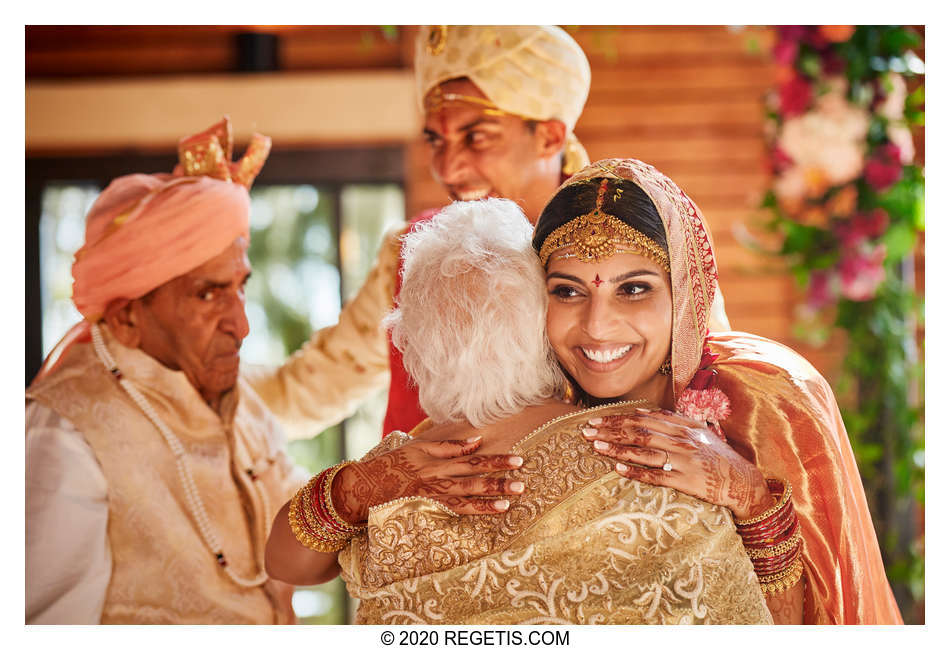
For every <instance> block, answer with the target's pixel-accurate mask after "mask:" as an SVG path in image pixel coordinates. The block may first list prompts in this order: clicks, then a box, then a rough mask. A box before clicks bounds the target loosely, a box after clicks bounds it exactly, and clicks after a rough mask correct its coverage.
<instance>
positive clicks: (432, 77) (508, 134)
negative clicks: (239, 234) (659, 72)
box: [248, 25, 729, 438]
mask: <svg viewBox="0 0 950 650" xmlns="http://www.w3.org/2000/svg"><path fill="white" fill-rule="evenodd" d="M414 66H415V77H416V89H417V95H416V96H417V100H418V105H419V108H420V110H421V111H422V113H423V121H424V125H423V137H424V138H425V139H426V141H427V142H428V144H429V147H430V152H431V171H432V174H433V176H434V177H435V178H436V180H438V181H439V182H440V183H441V184H442V186H443V187H444V188H445V191H446V194H447V195H448V197H449V198H450V199H452V200H461V201H470V200H478V199H482V198H485V197H489V196H491V197H500V198H506V199H511V200H513V201H515V202H516V203H517V204H518V205H519V206H520V207H521V209H522V210H523V211H524V213H525V215H527V217H528V219H529V220H530V221H531V222H532V223H533V222H534V221H535V220H536V219H537V217H538V215H539V214H540V213H541V209H542V208H543V207H544V205H545V203H546V202H547V200H548V198H550V197H551V195H553V194H554V192H555V190H557V188H558V186H559V185H560V184H561V183H562V182H563V181H565V180H566V179H567V178H568V177H569V176H570V175H572V174H573V173H574V172H576V171H578V170H580V169H581V168H582V167H584V166H585V165H586V164H587V163H588V162H589V160H588V157H587V152H586V151H585V150H584V148H583V147H582V146H581V144H580V142H579V141H578V139H577V137H576V136H575V135H574V126H575V125H576V124H577V121H578V119H579V118H580V116H581V112H582V111H583V109H584V104H585V102H586V101H587V93H588V91H589V89H590V64H589V63H588V62H587V57H586V56H585V55H584V51H583V50H582V49H581V47H580V46H579V45H578V44H577V42H576V41H574V39H573V38H571V36H570V35H569V34H568V33H567V32H565V31H564V30H563V29H560V28H559V27H552V26H546V25H428V26H423V27H420V28H419V33H418V38H417V41H416V51H415V64H414ZM631 153H635V152H631ZM436 212H437V210H427V211H425V212H423V213H422V214H420V215H417V216H416V217H415V218H413V219H411V220H410V222H409V224H408V225H407V226H406V227H404V228H401V229H400V230H398V231H396V232H394V233H392V234H390V236H388V237H387V238H386V240H385V241H384V242H383V244H382V246H380V249H379V254H378V256H377V260H376V265H375V266H374V267H373V269H372V270H371V271H370V274H369V276H368V277H367V280H366V282H365V283H364V285H363V287H362V288H361V289H360V291H359V293H358V294H357V295H356V296H355V297H354V298H353V300H352V301H350V302H349V303H348V304H347V305H346V306H345V307H344V309H343V311H342V313H341V314H340V320H339V323H338V324H337V325H335V326H332V327H327V328H324V329H321V330H318V331H317V332H315V333H314V334H313V336H312V337H311V339H310V341H309V342H308V343H306V344H305V345H304V346H303V347H302V348H301V349H300V350H299V351H298V352H297V353H296V354H295V355H294V356H293V357H292V358H291V359H290V360H289V361H288V362H287V363H286V364H284V366H283V367H281V368H280V369H277V370H269V369H253V370H251V371H250V372H249V373H248V378H249V380H250V381H251V382H252V385H253V386H254V388H255V389H256V390H257V391H258V393H259V394H260V396H261V398H262V399H264V401H265V402H266V403H267V405H268V406H269V407H270V408H271V410H272V411H273V412H274V414H275V415H276V416H277V417H278V418H279V419H280V421H281V423H282V424H283V425H284V426H285V427H286V429H287V432H288V434H289V435H290V436H291V437H299V438H303V437H309V436H312V435H314V434H315V433H318V432H319V431H321V430H322V429H324V428H326V427H328V426H331V425H333V424H335V423H337V422H339V421H340V420H342V419H343V418H344V417H346V416H348V415H349V414H351V413H352V412H353V410H355V408H356V406H357V405H358V404H359V402H360V401H362V400H364V399H366V398H367V397H368V396H369V395H370V394H372V393H374V392H376V391H378V390H380V389H382V388H384V387H385V386H386V385H387V384H388V385H389V405H388V408H387V412H386V416H385V419H384V422H383V434H384V435H385V434H388V433H389V432H391V431H394V430H402V431H409V430H411V429H412V428H413V427H414V426H415V425H416V424H418V423H419V422H421V421H422V420H423V419H424V418H425V413H424V412H423V410H422V408H421V407H420V406H419V399H418V393H417V389H416V387H415V386H414V385H413V384H412V382H411V380H410V378H409V375H408V373H407V372H406V370H405V368H404V366H403V362H402V355H401V354H400V352H399V350H397V349H396V348H395V347H394V346H392V345H391V343H390V342H389V340H388V338H387V336H386V332H385V330H384V329H383V328H382V327H381V325H380V322H381V320H382V318H383V316H385V314H386V313H387V312H388V311H389V310H390V309H391V308H392V307H393V305H394V303H395V301H396V296H398V293H399V285H400V275H401V274H400V262H399V259H400V257H399V253H400V250H401V246H402V244H401V241H400V238H401V236H402V235H403V234H405V233H406V232H407V231H408V230H409V229H410V228H412V227H413V226H414V225H415V224H416V223H419V222H422V221H425V220H427V219H429V218H431V217H432V216H433V215H434V214H435V213H436ZM711 328H712V329H713V330H723V329H728V328H729V327H728V320H727V319H726V315H725V310H724V308H723V307H722V299H721V295H718V294H717V302H716V303H715V308H714V315H713V317H712V319H711Z"/></svg>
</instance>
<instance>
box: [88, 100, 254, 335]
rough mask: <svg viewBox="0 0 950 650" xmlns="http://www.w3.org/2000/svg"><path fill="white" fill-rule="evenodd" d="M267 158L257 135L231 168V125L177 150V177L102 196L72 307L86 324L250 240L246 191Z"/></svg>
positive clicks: (118, 183)
mask: <svg viewBox="0 0 950 650" xmlns="http://www.w3.org/2000/svg"><path fill="white" fill-rule="evenodd" d="M269 150H270V139H269V138H265V137H263V136H257V135H255V137H254V139H252V141H251V145H250V146H249V147H248V151H247V153H245V155H244V158H242V159H241V161H239V162H237V163H231V162H230V155H231V131H230V123H229V122H228V121H227V118H225V120H223V121H222V122H220V123H218V124H216V125H215V126H213V127H211V129H209V130H207V131H205V132H202V133H199V134H197V135H195V136H191V137H189V138H185V139H183V140H182V141H181V143H179V159H180V164H179V165H178V167H176V169H175V173H174V174H130V175H128V176H121V177H119V178H116V179H115V180H113V181H112V183H110V184H109V186H108V187H107V188H106V189H105V190H104V191H103V192H102V194H100V195H99V198H98V199H97V200H96V202H95V203H94V204H93V206H92V209H91V210H90V211H89V215H88V216H87V218H86V241H85V245H84V246H83V247H82V248H81V249H80V250H79V251H78V252H77V253H76V258H75V262H74V263H73V302H74V303H75V304H76V308H77V309H78V310H79V312H80V313H81V314H82V315H83V316H84V317H85V318H86V320H87V321H92V322H95V321H97V320H99V319H100V318H101V317H102V314H103V312H104V311H105V308H106V306H107V305H108V304H109V303H110V302H112V301H113V300H115V299H118V298H126V299H129V300H133V299H135V298H139V297H141V296H143V295H145V294H147V293H148V292H150V291H151V290H153V289H155V288H157V287H159V286H161V285H163V284H165V283H166V282H168V281H169V280H172V279H174V278H176V277H178V276H179V275H182V274H183V273H187V272H188V271H190V270H191V269H193V268H195V267H197V266H200V265H201V264H203V263H204V262H206V261H208V260H209V259H211V258H212V257H214V256H215V255H217V254H219V253H220V252H221V251H223V250H224V249H225V248H226V247H227V246H228V244H230V243H231V242H232V241H234V240H235V239H236V238H237V237H240V236H242V235H243V236H244V237H249V234H248V219H249V215H250V197H249V195H248V187H249V186H250V183H251V182H252V181H253V178H254V176H255V175H256V174H257V172H258V171H259V170H260V168H261V166H262V165H263V163H264V159H266V157H267V154H268V152H269Z"/></svg>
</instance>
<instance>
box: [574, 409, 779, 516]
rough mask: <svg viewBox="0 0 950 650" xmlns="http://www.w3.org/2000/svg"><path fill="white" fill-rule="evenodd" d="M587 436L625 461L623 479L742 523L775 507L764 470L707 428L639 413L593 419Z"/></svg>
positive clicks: (598, 449) (662, 415)
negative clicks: (709, 506) (686, 497)
mask: <svg viewBox="0 0 950 650" xmlns="http://www.w3.org/2000/svg"><path fill="white" fill-rule="evenodd" d="M583 431H584V437H585V438H587V439H588V440H590V441H592V442H593V443H594V450H595V451H596V452H597V453H600V454H603V455H605V456H609V457H611V458H615V459H617V460H619V461H621V462H619V463H617V467H616V469H617V473H618V474H620V475H621V476H625V477H627V478H632V479H636V480H638V481H641V482H643V483H650V484H652V485H661V486H665V487H670V488H674V489H676V490H679V491H680V492H685V493H686V494H690V495H692V496H694V497H697V498H699V499H702V500H704V501H708V502H709V503H713V504H716V505H720V506H725V507H727V508H729V509H730V510H731V511H732V513H733V515H734V516H735V517H736V518H737V519H749V518H750V517H754V516H755V515H757V514H759V513H760V512H764V511H766V510H768V509H769V508H770V507H771V506H772V505H774V503H775V501H774V499H773V498H772V496H771V495H770V494H769V489H768V485H767V484H766V482H765V477H764V476H762V473H761V472H760V471H759V469H758V468H757V467H756V466H755V465H753V464H752V463H750V462H749V461H747V460H745V459H744V458H742V456H740V455H739V454H737V453H736V452H735V450H733V449H732V447H730V446H729V445H728V444H727V443H726V442H725V441H723V440H722V439H720V438H719V436H717V435H716V434H715V433H714V432H713V431H712V430H711V429H710V428H709V427H708V426H707V425H706V424H705V423H702V422H698V421H696V420H690V419H688V418H685V417H683V416H680V415H676V414H675V413H670V412H669V411H648V410H646V409H636V412H635V413H630V414H627V415H610V416H606V417H603V418H593V419H591V420H589V421H588V424H587V427H585V428H584V430H583ZM664 466H666V467H667V470H664V469H663V467H664Z"/></svg>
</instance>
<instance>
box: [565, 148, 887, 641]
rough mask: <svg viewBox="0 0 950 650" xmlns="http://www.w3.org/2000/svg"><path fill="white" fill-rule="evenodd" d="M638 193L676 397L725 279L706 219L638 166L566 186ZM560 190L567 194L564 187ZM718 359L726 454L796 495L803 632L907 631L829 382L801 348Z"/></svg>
mask: <svg viewBox="0 0 950 650" xmlns="http://www.w3.org/2000/svg"><path fill="white" fill-rule="evenodd" d="M604 177H607V178H622V179H625V180H628V181H631V182H634V183H636V184H637V185H638V186H639V187H640V188H642V189H643V190H644V191H645V192H646V193H647V195H648V196H649V197H650V198H651V199H652V200H653V203H654V204H655V205H656V208H657V211H658V212H659V214H660V218H661V220H662V221H663V226H664V228H665V229H666V236H667V243H668V245H669V253H670V277H671V281H672V288H673V341H672V343H673V345H672V357H673V358H672V360H673V392H674V395H675V396H676V397H678V396H679V395H680V394H681V392H682V391H683V389H684V388H686V387H687V385H688V384H689V382H690V381H691V380H692V378H693V375H694V374H695V373H696V371H697V370H698V369H699V365H700V359H701V356H702V348H703V343H704V339H705V337H706V333H707V323H708V319H709V312H710V308H711V305H712V301H713V296H714V293H715V290H716V286H717V279H718V274H717V271H716V261H715V258H714V255H713V248H712V241H711V239H710V237H709V233H708V230H707V228H706V224H705V222H704V220H703V217H702V214H701V213H700V211H699V209H698V208H697V207H696V206H695V204H693V202H692V201H691V200H690V198H689V197H688V196H686V194H685V193H683V191H682V190H681V189H680V188H679V187H678V186H677V185H676V184H675V183H673V181H671V180H670V179H669V178H667V177H666V176H664V175H663V174H661V173H660V172H659V171H657V170H656V169H655V168H653V167H652V166H650V165H647V164H646V163H643V162H641V161H639V160H632V159H608V160H601V161H598V162H596V163H593V164H591V165H589V166H588V167H586V168H585V169H583V170H581V171H580V172H578V173H577V174H575V175H574V176H573V177H571V178H570V179H569V180H568V181H567V182H566V183H565V185H566V184H570V183H575V182H578V181H581V180H585V179H591V178H604ZM562 187H563V186H562ZM709 345H710V349H711V351H712V352H713V353H718V354H719V358H718V359H717V360H716V361H715V363H714V365H713V368H715V369H716V370H717V372H718V376H717V378H716V386H717V387H718V388H720V389H721V390H722V391H723V392H725V393H726V395H727V396H728V397H729V400H730V402H731V406H732V414H731V415H730V416H729V417H728V418H726V419H725V420H723V421H722V422H721V423H720V425H721V427H722V430H723V432H724V433H725V435H726V439H727V440H728V441H729V444H730V445H732V447H733V448H734V449H735V450H736V451H738V452H739V453H740V454H741V455H742V456H743V457H744V458H746V459H747V460H749V461H751V462H753V463H755V464H756V465H757V466H758V467H759V469H760V470H761V471H762V472H763V473H764V474H765V475H766V476H774V477H779V478H784V479H786V480H788V481H789V482H791V484H792V488H793V490H794V496H793V499H794V502H795V510H796V513H797V515H798V520H799V523H800V524H801V527H802V537H803V538H804V546H803V558H804V561H805V579H806V580H807V586H806V591H805V593H806V595H805V610H804V616H805V623H816V624H858V623H860V624H878V625H880V624H894V623H901V622H902V621H901V617H900V613H899V611H898V609H897V605H896V603H895V601H894V596H893V594H892V593H891V589H890V586H889V584H888V582H887V577H886V575H885V573H884V566H883V563H882V561H881V553H880V549H879V548H878V543H877V537H876V536H875V534H874V528H873V526H872V523H871V516H870V513H869V512H868V507H867V501H866V499H865V496H864V489H863V487H862V484H861V477H860V475H859V474H858V468H857V464H856V463H855V460H854V453H853V452H852V450H851V445H850V443H849V441H848V434H847V432H846V431H845V428H844V423H843V422H842V420H841V414H840V412H839V410H838V404H837V402H836V401H835V397H834V394H833V392H832V390H831V388H830V387H829V386H828V383H827V382H826V381H825V380H824V378H822V376H821V375H820V374H819V373H818V372H817V371H816V370H815V369H814V368H813V367H812V366H811V365H810V364H809V363H808V362H807V361H806V360H805V359H803V358H802V357H801V356H800V355H798V354H797V353H796V352H794V351H793V350H791V349H789V348H787V347H785V346H783V345H781V344H779V343H776V342H774V341H770V340H768V339H764V338H761V337H758V336H754V335H751V334H746V333H743V332H729V333H717V334H715V335H713V336H711V337H710V339H709Z"/></svg>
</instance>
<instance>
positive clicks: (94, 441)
mask: <svg viewBox="0 0 950 650" xmlns="http://www.w3.org/2000/svg"><path fill="white" fill-rule="evenodd" d="M102 333H103V338H104V339H105V340H106V344H107V345H108V347H109V350H110V352H111V353H112V355H113V356H114V357H115V359H116V363H117V365H118V367H119V368H120V369H121V370H122V372H123V373H124V375H125V377H126V378H128V379H130V380H131V381H132V382H133V383H134V384H135V386H136V387H137V388H138V389H139V390H140V391H141V392H142V393H143V394H144V395H145V397H146V399H147V400H148V401H149V402H150V403H151V405H152V407H153V408H154V409H155V411H156V412H157V414H158V416H159V417H160V418H161V419H162V420H163V421H164V422H165V424H166V425H168V427H169V428H170V429H171V430H172V432H174V434H175V435H176V436H177V437H178V439H179V440H180V441H181V443H182V445H183V447H184V448H185V451H186V453H187V464H188V467H189V469H190V470H191V473H192V475H193V476H194V480H195V484H196V486H197V491H198V494H199V495H200V497H201V499H202V501H203V503H204V506H205V509H206V511H207V513H208V517H209V519H210V523H211V527H212V528H213V530H214V531H215V532H216V533H217V535H218V537H219V539H220V540H221V544H222V545H223V551H224V555H225V557H226V559H227V561H228V563H229V565H230V567H232V568H233V570H234V571H235V572H236V573H237V575H238V576H240V577H243V578H247V579H250V578H252V577H253V576H255V575H257V574H258V572H259V571H261V570H262V569H263V549H264V544H265V543H266V541H267V535H268V533H269V530H270V525H271V522H272V520H273V517H274V515H275V513H276V510H277V509H278V508H279V507H280V506H281V505H282V504H283V503H284V502H285V501H286V500H287V499H288V498H289V497H290V495H291V494H292V491H293V489H294V488H295V485H293V482H292V481H293V480H292V479H291V478H290V475H291V469H292V467H291V466H290V464H289V461H288V460H287V458H286V455H285V454H283V453H281V449H282V434H281V432H280V429H279V428H278V425H277V424H276V421H275V420H274V419H273V417H272V416H271V415H270V414H269V412H268V411H267V410H266V407H264V405H263V404H262V403H261V402H260V400H259V399H258V398H257V396H256V395H255V394H254V392H253V391H252V390H250V389H248V388H247V387H246V386H242V385H241V384H242V383H243V380H241V381H239V384H238V387H237V388H236V389H235V390H233V391H231V393H230V394H228V395H227V396H225V402H224V404H223V405H222V413H223V414H224V417H220V416H219V415H218V414H217V413H215V412H214V411H213V410H212V409H211V408H210V407H209V406H208V405H207V404H206V403H205V402H204V401H203V400H202V399H201V397H200V395H199V394H198V392H197V391H196V390H195V389H194V388H193V387H192V385H191V384H190V383H189V382H188V380H187V378H186V377H185V375H184V373H182V372H176V371H171V370H169V369H167V368H165V367H164V366H162V365H161V364H160V363H158V362H157V361H156V360H154V359H153V358H151V357H149V356H148V355H146V354H144V353H143V352H141V351H139V350H134V349H130V348H126V347H125V346H123V345H121V344H119V343H118V342H116V341H114V339H112V338H111V337H110V336H109V333H108V332H107V331H106V330H105V328H102ZM238 392H240V399H238V395H237V393H238ZM26 396H27V399H33V400H36V401H37V402H40V403H41V404H44V405H45V406H47V407H49V408H51V409H52V410H54V411H55V412H57V413H58V414H59V415H60V416H62V417H63V418H65V419H67V420H69V421H70V422H71V423H72V424H73V425H74V426H75V427H76V428H77V429H78V430H79V431H80V432H82V434H83V435H84V436H85V439H86V441H87V442H88V443H89V445H90V446H91V447H92V449H93V451H94V453H95V455H96V458H97V460H98V462H99V465H100V467H101V468H102V471H103V474H104V475H105V478H106V481H107V483H108V503H109V523H108V536H109V545H110V549H111V553H112V576H111V579H110V581H109V586H108V590H107V592H106V599H105V604H104V607H103V612H102V619H101V620H102V623H126V624H141V623H159V624H170V623H185V624H198V623H209V624H228V623H241V624H248V623H264V624H272V623H282V622H289V621H291V620H293V618H292V612H291V611H290V610H289V606H288V605H289V604H283V605H281V604H278V599H277V598H276V597H274V596H273V595H272V594H273V593H275V592H274V585H273V584H272V583H270V581H268V583H265V585H263V586H260V587H253V588H248V587H242V586H239V585H237V584H235V583H234V582H233V581H231V580H230V579H229V578H228V576H227V575H225V573H224V571H223V570H222V569H221V567H219V566H218V564H217V561H216V559H215V556H214V555H213V554H212V553H211V551H210V550H209V549H208V547H207V546H206V545H205V543H204V542H203V541H202V538H201V536H200V533H199V530H198V526H197V524H196V523H195V520H194V518H193V517H192V515H191V514H190V511H189V509H188V506H187V501H186V496H185V490H184V487H183V485H182V481H181V479H180V478H179V476H178V472H177V469H176V464H175V459H174V456H173V455H172V452H171V450H170V449H169V446H168V444H167V443H166V442H165V439H164V438H163V437H162V435H161V433H160V432H159V430H158V429H157V428H156V427H155V425H154V424H152V422H151V421H150V420H148V418H146V416H145V415H144V414H143V412H142V410H141V409H140V408H139V407H138V406H136V405H135V403H134V402H133V401H132V400H131V398H130V397H129V396H128V394H127V393H126V392H125V391H124V390H123V389H122V388H121V386H120V385H119V383H118V382H117V381H116V379H115V378H114V377H112V375H111V374H110V373H109V372H108V371H107V370H106V369H105V367H104V366H103V365H102V363H101V362H100V361H99V359H98V357H97V356H96V354H95V351H94V349H93V346H92V344H91V343H89V342H85V343H82V342H80V343H76V344H74V345H72V346H71V347H70V348H69V349H68V350H67V351H66V353H65V355H64V358H63V359H62V361H61V363H60V364H59V366H58V367H57V368H56V370H55V371H54V372H53V373H52V374H51V375H49V376H47V377H45V378H43V379H41V380H39V381H38V382H36V383H35V384H34V385H32V386H31V387H30V388H29V390H28V391H27V393H26ZM248 470H253V472H254V474H255V475H256V476H257V477H258V478H257V479H252V478H251V477H250V474H249V473H248ZM62 533H63V534H64V535H69V531H68V530H64V531H62Z"/></svg>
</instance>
